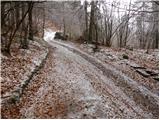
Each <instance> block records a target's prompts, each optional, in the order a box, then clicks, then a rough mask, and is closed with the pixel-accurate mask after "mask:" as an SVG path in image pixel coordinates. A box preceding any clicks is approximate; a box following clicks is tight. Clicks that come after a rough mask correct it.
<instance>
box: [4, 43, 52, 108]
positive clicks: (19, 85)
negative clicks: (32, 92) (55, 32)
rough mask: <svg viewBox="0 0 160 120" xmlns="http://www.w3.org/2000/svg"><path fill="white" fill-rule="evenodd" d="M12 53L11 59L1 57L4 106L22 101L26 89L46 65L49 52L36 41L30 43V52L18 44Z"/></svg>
mask: <svg viewBox="0 0 160 120" xmlns="http://www.w3.org/2000/svg"><path fill="white" fill-rule="evenodd" d="M11 53H12V57H11V58H7V57H3V55H1V59H2V80H1V93H2V95H1V103H2V105H3V104H8V103H15V102H16V101H18V100H19V99H20V96H21V95H22V93H23V90H24V88H25V87H26V86H27V85H28V83H29V82H30V80H31V79H32V77H33V76H34V75H35V73H36V72H37V71H38V70H39V69H40V68H41V67H42V65H43V64H44V62H45V60H46V58H47V56H48V53H49V50H48V48H47V47H45V46H42V45H41V44H40V43H38V42H36V41H30V44H29V49H28V50H24V49H18V44H16V43H15V44H14V47H13V48H12V51H11Z"/></svg>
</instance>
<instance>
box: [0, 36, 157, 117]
mask: <svg viewBox="0 0 160 120" xmlns="http://www.w3.org/2000/svg"><path fill="white" fill-rule="evenodd" d="M50 36H51V37H53V36H52V35H50ZM51 37H48V38H47V39H48V40H49V41H48V43H49V45H50V47H49V49H50V52H49V55H48V58H47V59H46V63H45V65H44V66H43V68H42V69H40V71H39V72H38V73H37V74H36V75H35V76H33V79H32V80H31V81H30V83H29V84H28V86H27V88H26V89H25V91H24V93H23V95H22V97H21V98H20V101H19V102H16V104H12V105H9V106H7V107H2V117H3V118H158V117H159V92H158V91H159V81H158V80H157V79H158V78H155V77H157V76H158V75H157V72H158V61H159V60H158V50H154V51H150V53H149V54H148V53H145V51H143V50H133V51H131V50H126V49H121V50H118V49H112V48H105V47H101V49H100V51H98V52H96V53H94V52H93V51H92V45H86V44H81V45H80V44H75V43H71V42H64V41H60V40H53V39H52V38H51ZM124 55H127V56H128V59H125V58H124ZM2 64H3V63H2ZM139 69H140V70H139ZM147 71H149V72H147ZM151 73H152V74H153V75H152V74H151ZM2 74H3V73H2ZM3 77H5V76H2V78H3Z"/></svg>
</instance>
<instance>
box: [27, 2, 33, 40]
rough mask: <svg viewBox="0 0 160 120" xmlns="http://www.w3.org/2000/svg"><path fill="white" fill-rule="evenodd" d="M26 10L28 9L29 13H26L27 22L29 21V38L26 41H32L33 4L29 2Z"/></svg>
mask: <svg viewBox="0 0 160 120" xmlns="http://www.w3.org/2000/svg"><path fill="white" fill-rule="evenodd" d="M28 8H30V10H29V12H28V21H29V23H28V24H29V36H28V39H29V40H34V39H33V28H32V9H33V2H32V1H30V2H28Z"/></svg>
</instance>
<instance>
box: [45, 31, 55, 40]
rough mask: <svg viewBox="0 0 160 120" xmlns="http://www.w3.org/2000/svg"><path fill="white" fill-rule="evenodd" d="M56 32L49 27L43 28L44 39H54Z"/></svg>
mask: <svg viewBox="0 0 160 120" xmlns="http://www.w3.org/2000/svg"><path fill="white" fill-rule="evenodd" d="M55 33H56V32H53V31H52V30H51V29H49V28H48V29H45V30H44V40H45V41H47V42H49V41H52V40H53V39H54V36H55Z"/></svg>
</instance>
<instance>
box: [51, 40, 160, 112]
mask: <svg viewBox="0 0 160 120" xmlns="http://www.w3.org/2000/svg"><path fill="white" fill-rule="evenodd" d="M53 43H54V44H57V43H58V44H60V45H62V46H64V47H67V48H69V49H71V50H73V51H74V50H76V51H79V50H78V49H77V48H76V47H75V45H71V44H70V43H69V42H67V43H66V42H62V41H59V40H58V41H57V40H56V41H54V42H53ZM109 51H110V50H109ZM114 52H115V51H113V53H114ZM78 53H79V52H78ZM80 53H83V54H84V55H86V54H85V53H84V52H82V51H80ZM116 53H117V56H119V53H118V51H116ZM120 54H121V56H120V57H119V59H120V60H124V59H122V54H123V53H121V52H120ZM113 55H114V54H113ZM93 56H94V54H93ZM111 56H112V54H111ZM85 58H86V57H85ZM91 58H92V57H91ZM93 59H96V58H93ZM100 60H101V59H100ZM96 61H99V60H98V59H96ZM101 61H102V62H104V61H103V60H101ZM126 61H128V60H126ZM99 62H100V61H99ZM114 62H115V63H116V62H117V61H116V60H114ZM124 62H125V61H124ZM107 64H109V63H107ZM110 65H112V67H111V66H108V65H105V64H103V66H106V69H108V70H109V71H112V73H108V74H110V75H109V76H112V77H113V80H114V82H115V84H116V85H117V86H119V85H120V86H119V87H121V89H123V91H124V92H125V93H126V94H127V95H129V96H130V97H131V96H132V95H133V96H134V97H136V96H137V95H136V94H139V93H140V94H141V95H143V97H145V96H148V97H147V99H146V98H143V97H141V98H139V99H142V101H143V102H144V103H145V104H148V105H149V109H150V111H152V112H153V113H154V115H157V107H156V106H157V105H158V94H157V93H158V90H157V89H159V86H158V82H156V81H155V80H153V79H152V80H151V81H150V80H149V81H148V80H147V81H148V82H146V79H147V78H146V79H144V78H143V77H142V76H140V75H137V74H135V75H134V76H136V77H137V76H138V77H137V78H138V80H137V78H136V79H135V78H134V77H132V76H133V75H132V74H133V73H135V72H134V70H132V69H131V70H130V69H129V68H127V67H125V68H124V67H123V68H122V66H118V67H117V66H115V65H116V64H113V63H110ZM113 67H115V68H114V69H113ZM128 69H129V70H128ZM109 71H108V72H109ZM120 71H122V72H123V73H122V72H120ZM124 73H125V74H124ZM128 73H132V74H128ZM105 74H107V73H105ZM117 75H119V77H118V79H117V78H116V79H115V77H116V76H117ZM128 76H129V77H128ZM130 77H131V78H132V79H131V78H130ZM123 79H124V80H123ZM140 80H141V81H140ZM126 83H127V84H128V85H127V86H126V85H125V87H124V86H123V85H122V86H121V84H126ZM146 85H148V86H146ZM153 86H154V87H153ZM148 87H149V88H148ZM126 88H127V90H126ZM131 89H132V90H131ZM150 89H151V91H150ZM128 90H129V91H132V92H133V93H132V94H131V92H129V91H128ZM135 91H137V93H136V94H135ZM138 91H139V92H138ZM134 99H135V100H136V102H138V103H139V104H142V103H141V102H139V101H141V100H138V99H137V98H134ZM148 100H149V101H150V103H148ZM144 103H143V105H144ZM144 106H146V105H144ZM154 107H155V108H154ZM145 110H148V108H145Z"/></svg>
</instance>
